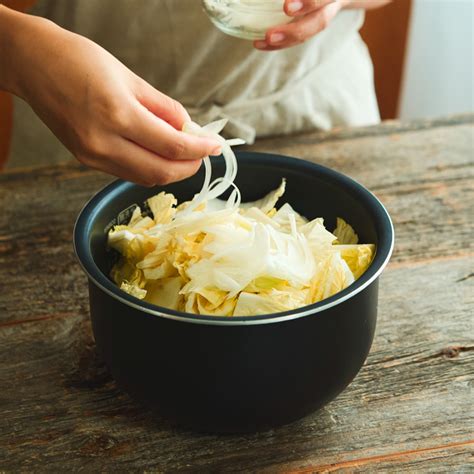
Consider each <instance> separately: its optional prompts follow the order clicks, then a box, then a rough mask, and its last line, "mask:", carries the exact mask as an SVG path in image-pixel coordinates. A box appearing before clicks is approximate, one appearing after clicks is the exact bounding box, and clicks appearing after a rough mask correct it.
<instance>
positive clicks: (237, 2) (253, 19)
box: [202, 0, 293, 40]
mask: <svg viewBox="0 0 474 474" xmlns="http://www.w3.org/2000/svg"><path fill="white" fill-rule="evenodd" d="M202 4H203V7H204V11H205V12H206V13H207V15H208V16H209V18H210V19H211V21H212V23H214V25H215V26H217V28H219V29H220V30H221V31H223V32H224V33H226V34H228V35H231V36H236V37H237V38H243V39H249V40H255V39H264V38H265V32H266V31H267V30H268V28H271V27H273V26H277V25H282V24H285V23H289V22H290V21H292V19H293V18H291V17H289V16H288V15H286V14H285V12H284V10H283V6H284V4H285V2H284V0H202Z"/></svg>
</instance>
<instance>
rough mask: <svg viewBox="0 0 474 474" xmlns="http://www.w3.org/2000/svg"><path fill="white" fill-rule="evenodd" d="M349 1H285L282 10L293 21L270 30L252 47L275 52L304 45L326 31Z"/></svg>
mask: <svg viewBox="0 0 474 474" xmlns="http://www.w3.org/2000/svg"><path fill="white" fill-rule="evenodd" d="M350 3H351V0H285V5H284V10H285V13H286V14H287V15H289V16H293V17H295V20H294V21H292V22H291V23H288V24H286V25H278V26H274V27H272V28H270V29H269V30H268V31H267V33H266V35H265V39H264V40H256V41H255V42H254V46H255V47H256V48H257V49H260V50H262V51H275V50H279V49H284V48H289V47H292V46H296V45H298V44H301V43H304V42H305V41H307V40H308V39H310V38H312V37H313V36H315V35H317V34H318V33H320V32H321V31H323V30H324V29H326V28H327V27H328V26H329V24H330V23H331V21H332V19H333V18H334V17H335V16H336V15H337V13H338V12H339V11H340V10H341V9H342V8H346V7H348V6H349V4H350Z"/></svg>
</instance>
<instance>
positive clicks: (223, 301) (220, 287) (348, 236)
mask: <svg viewBox="0 0 474 474" xmlns="http://www.w3.org/2000/svg"><path fill="white" fill-rule="evenodd" d="M224 125H225V123H224V122H223V121H218V122H214V123H212V124H209V125H207V126H205V127H202V128H201V127H199V126H198V125H196V124H193V123H190V124H186V125H185V127H184V130H185V131H186V132H187V133H192V134H195V135H198V136H211V137H214V138H216V139H218V141H219V142H220V143H221V145H222V150H223V155H224V160H225V162H226V171H225V174H224V176H223V177H222V178H217V179H215V180H213V181H212V180H211V167H210V161H209V159H208V157H206V158H205V159H204V165H205V177H204V185H203V187H202V189H201V191H200V192H199V193H198V194H196V195H195V196H194V198H193V199H192V200H191V201H188V202H184V203H180V204H179V205H177V204H178V203H177V200H176V198H175V197H174V196H173V195H172V194H169V193H164V192H161V193H159V194H158V195H156V196H153V197H151V198H149V199H148V200H147V206H148V208H149V210H150V211H151V215H150V213H148V215H145V214H144V213H142V210H141V208H140V207H138V206H136V207H135V209H134V211H133V213H132V216H131V218H130V222H129V223H128V225H117V226H115V227H113V228H112V230H110V231H109V234H108V245H109V247H110V248H112V249H114V250H116V251H117V252H118V253H119V254H120V258H119V260H118V261H117V263H116V264H115V265H114V267H113V268H112V271H111V274H110V275H111V278H112V279H113V281H115V283H116V284H117V285H118V286H119V287H120V288H121V289H122V290H123V291H125V292H127V293H128V294H130V295H132V296H134V297H136V298H139V299H142V300H145V301H147V302H149V303H152V304H155V305H158V306H163V307H166V308H170V309H174V310H179V311H185V312H188V313H194V314H200V315H211V316H229V317H231V316H253V315H259V314H270V313H277V312H282V311H289V310H293V309H296V308H300V307H302V306H304V305H307V304H312V303H315V302H318V301H321V300H323V299H325V298H328V297H330V296H332V295H334V294H336V293H337V292H339V291H341V290H343V289H344V288H346V287H347V286H349V285H350V284H351V283H352V282H353V281H354V280H355V279H357V278H359V277H360V276H361V275H362V274H363V273H364V272H365V271H366V269H367V268H368V266H369V265H370V263H371V262H372V259H373V256H374V253H375V246H374V245H371V244H361V245H358V244H357V243H358V237H357V235H356V233H355V232H354V230H353V229H352V227H351V226H350V225H349V224H347V223H346V222H345V221H344V220H342V219H337V227H336V229H335V230H334V232H333V233H331V232H329V231H328V230H327V229H326V227H325V226H324V220H323V219H322V218H316V219H312V220H308V219H307V218H305V217H304V216H302V215H300V214H299V213H298V212H296V211H295V209H293V207H292V206H291V205H290V204H288V203H285V204H283V205H282V206H281V207H280V208H279V209H277V208H276V205H277V201H278V200H279V199H280V198H281V197H282V196H283V194H284V192H285V186H286V181H285V180H282V183H281V185H280V186H279V188H278V189H275V190H273V191H271V192H270V193H269V194H267V195H266V196H265V197H263V198H262V199H259V200H257V201H254V202H251V203H246V204H241V203H240V192H239V190H238V188H237V187H235V185H234V184H233V182H234V179H235V176H236V173H237V162H236V159H235V155H234V153H233V152H232V150H231V148H230V145H234V144H236V142H235V141H230V142H229V141H226V140H224V139H223V138H222V137H220V135H217V134H218V133H219V132H220V130H221V129H222V128H223V126H224ZM229 188H232V191H231V193H230V196H229V198H228V199H227V200H221V199H219V197H220V196H221V195H222V194H223V193H224V192H225V191H226V190H227V189H229Z"/></svg>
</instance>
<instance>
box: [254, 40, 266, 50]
mask: <svg viewBox="0 0 474 474" xmlns="http://www.w3.org/2000/svg"><path fill="white" fill-rule="evenodd" d="M267 46H268V45H267V42H266V41H263V40H258V41H255V47H257V48H262V49H264V48H266V47H267Z"/></svg>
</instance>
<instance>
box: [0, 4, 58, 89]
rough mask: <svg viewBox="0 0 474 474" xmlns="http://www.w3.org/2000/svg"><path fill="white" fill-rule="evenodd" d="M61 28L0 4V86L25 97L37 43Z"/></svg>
mask: <svg viewBox="0 0 474 474" xmlns="http://www.w3.org/2000/svg"><path fill="white" fill-rule="evenodd" d="M56 29H59V27H57V26H56V25H55V24H54V23H52V22H50V21H48V20H45V19H43V18H39V17H35V16H31V15H27V14H24V13H19V12H17V11H14V10H11V9H9V8H7V7H5V6H3V5H0V90H5V91H8V92H11V93H12V94H15V95H18V96H20V97H23V98H24V93H25V92H26V89H27V81H28V77H29V75H30V74H31V72H32V68H34V67H35V66H34V65H33V61H32V59H33V58H32V55H34V54H35V45H36V44H37V43H38V41H39V40H40V39H41V38H44V35H47V36H48V37H49V35H50V34H51V33H52V32H53V31H54V30H56Z"/></svg>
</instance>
